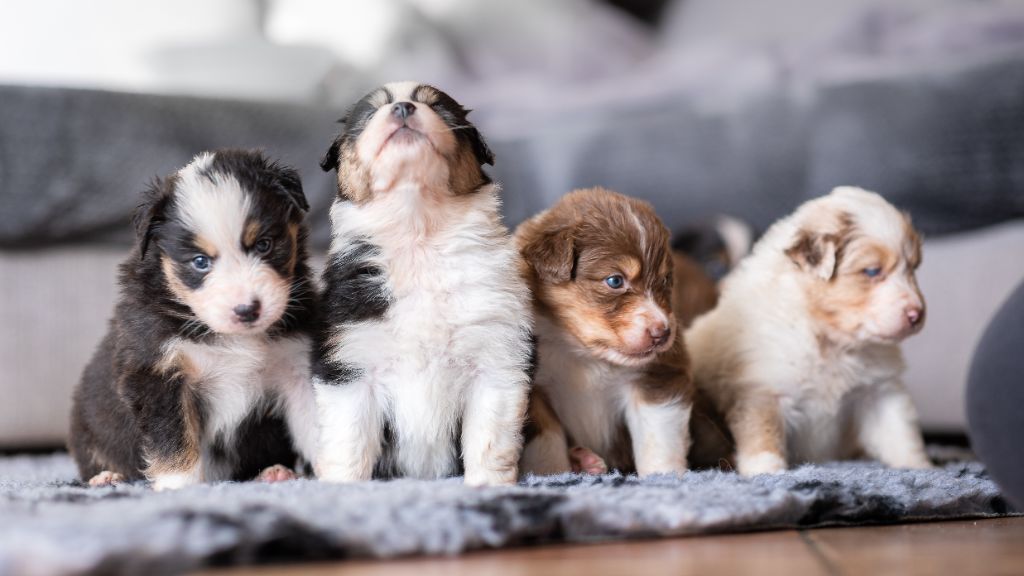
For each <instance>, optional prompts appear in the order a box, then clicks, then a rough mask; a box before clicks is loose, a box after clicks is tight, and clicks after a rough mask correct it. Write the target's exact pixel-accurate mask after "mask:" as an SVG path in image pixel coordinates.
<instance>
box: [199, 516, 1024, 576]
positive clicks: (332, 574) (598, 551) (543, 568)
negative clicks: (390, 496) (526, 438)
mask: <svg viewBox="0 0 1024 576" xmlns="http://www.w3.org/2000/svg"><path fill="white" fill-rule="evenodd" d="M746 573H757V574H787V575H788V574H869V575H876V574H901V575H902V574H955V575H976V574H1007V575H1022V574H1024V518H1003V519H996V520H978V521H966V522H932V523H921V524H903V525H898V526H880V527H870V528H822V529H817V530H806V531H797V530H785V531H777V532H759V533H755V534H736V535H727V536H703V537H693V538H675V539H671V540H657V541H645V542H632V543H615V544H596V545H589V546H546V547H536V548H522V549H514V550H501V551H495V552H477V553H472V554H468V555H465V556H461V557H458V558H420V559H409V560H397V561H377V562H375V561H350V562H337V563H330V564H301V565H294V566H276V567H266V568H247V569H239V570H230V571H213V572H208V573H207V574H209V575H211V576H212V575H215V574H220V575H225V574H261V575H264V576H279V575H280V576H299V575H311V576H356V575H358V576H363V575H366V576H384V575H388V576H463V575H465V576H469V575H473V576H513V575H516V576H518V575H526V574H531V575H532V574H557V575H565V576H574V575H580V576H582V575H586V576H606V575H608V576H611V575H620V574H626V575H630V576H659V575H662V574H666V575H667V574H671V575H673V576H680V575H686V574H714V575H718V574H746Z"/></svg>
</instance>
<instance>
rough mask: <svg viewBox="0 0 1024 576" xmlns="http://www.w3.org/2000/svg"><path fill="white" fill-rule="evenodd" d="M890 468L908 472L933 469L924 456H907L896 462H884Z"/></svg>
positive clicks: (932, 465) (929, 461)
mask: <svg viewBox="0 0 1024 576" xmlns="http://www.w3.org/2000/svg"><path fill="white" fill-rule="evenodd" d="M885 464H886V465H887V466H889V467H891V468H907V469H910V470H929V469H931V468H935V465H934V464H932V461H931V460H929V459H928V457H927V456H925V455H924V454H920V455H914V456H909V457H906V458H903V459H901V460H899V461H897V462H885Z"/></svg>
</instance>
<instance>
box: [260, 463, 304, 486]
mask: <svg viewBox="0 0 1024 576" xmlns="http://www.w3.org/2000/svg"><path fill="white" fill-rule="evenodd" d="M298 477H299V475H298V474H296V473H295V472H294V471H293V470H292V469H291V468H289V467H287V466H282V465H281V464H274V465H273V466H271V467H269V468H264V469H263V471H262V472H260V475H259V476H257V477H256V480H258V481H260V482H287V481H288V480H296V479H298Z"/></svg>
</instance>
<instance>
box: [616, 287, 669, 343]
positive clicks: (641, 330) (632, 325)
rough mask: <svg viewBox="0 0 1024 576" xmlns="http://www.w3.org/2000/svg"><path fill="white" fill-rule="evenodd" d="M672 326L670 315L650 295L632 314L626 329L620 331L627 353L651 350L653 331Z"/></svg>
mask: <svg viewBox="0 0 1024 576" xmlns="http://www.w3.org/2000/svg"><path fill="white" fill-rule="evenodd" d="M669 327H670V320H669V317H668V315H667V314H666V313H665V311H664V310H662V309H661V306H658V303H657V302H655V301H654V298H652V297H651V296H650V295H648V296H647V297H646V298H645V299H644V300H643V301H641V303H640V304H639V305H638V306H636V307H635V308H634V309H633V311H632V312H631V314H630V321H629V324H628V325H627V327H626V328H625V329H624V330H621V331H620V332H619V335H620V337H621V338H622V343H623V344H624V345H625V347H626V350H625V352H626V353H627V354H632V355H639V354H644V353H647V352H649V351H650V350H651V348H652V346H653V344H654V342H653V338H652V336H651V334H652V333H657V332H661V331H664V330H666V329H668V328H669Z"/></svg>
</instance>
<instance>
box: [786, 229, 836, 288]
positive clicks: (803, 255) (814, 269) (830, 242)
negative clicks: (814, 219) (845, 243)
mask: <svg viewBox="0 0 1024 576" xmlns="http://www.w3.org/2000/svg"><path fill="white" fill-rule="evenodd" d="M838 250H839V237H838V236H836V235H835V234H822V233H818V232H811V231H810V230H801V231H800V232H799V233H797V236H796V241H795V242H794V243H793V245H792V246H790V247H789V248H788V249H787V250H786V255H787V256H789V259H790V260H792V261H793V262H794V263H796V265H797V266H799V267H800V268H801V269H802V270H804V271H806V272H810V273H811V274H814V275H815V276H817V277H818V278H820V279H822V280H831V279H832V277H833V276H834V275H835V272H836V264H837V262H836V258H837V252H838Z"/></svg>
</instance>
